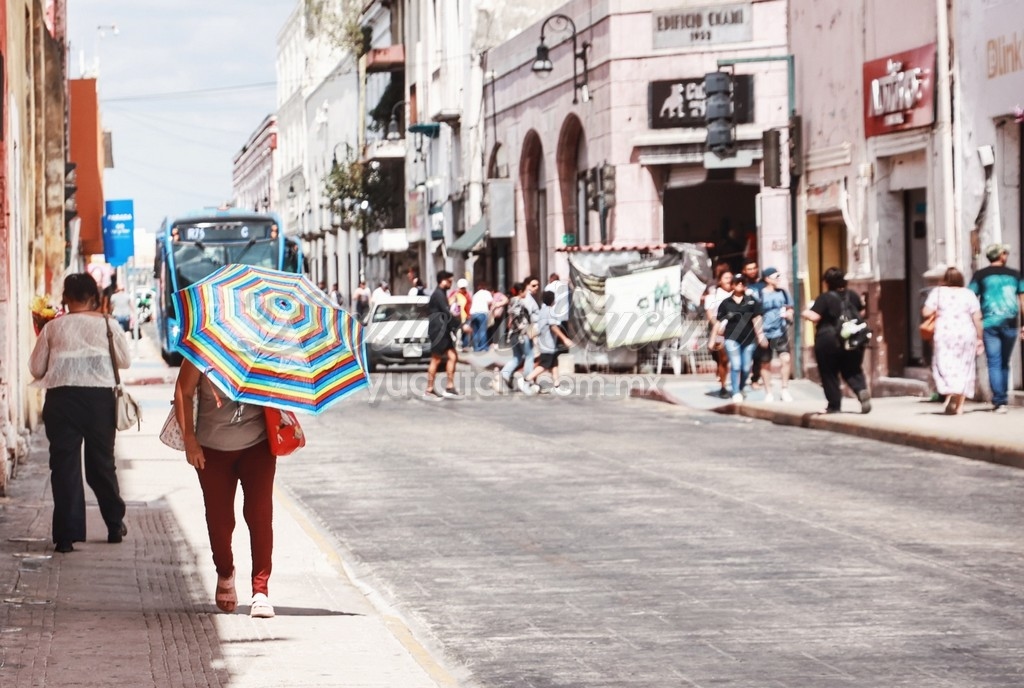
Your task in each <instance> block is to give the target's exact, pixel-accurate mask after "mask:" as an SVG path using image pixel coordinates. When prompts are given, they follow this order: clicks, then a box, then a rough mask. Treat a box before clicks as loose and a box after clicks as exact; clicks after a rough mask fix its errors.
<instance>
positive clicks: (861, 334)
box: [836, 292, 873, 351]
mask: <svg viewBox="0 0 1024 688" xmlns="http://www.w3.org/2000/svg"><path fill="white" fill-rule="evenodd" d="M836 298H838V299H839V307H840V311H839V344H840V345H841V346H842V347H843V348H844V349H846V350H847V351H858V350H860V349H863V348H864V347H865V346H867V344H868V342H870V341H871V337H872V336H873V333H872V332H871V328H869V327H868V324H867V323H866V322H864V321H863V320H862V319H861V317H860V313H858V312H857V307H856V306H855V305H854V303H853V300H852V299H851V298H850V295H849V292H843V294H842V295H839V294H836Z"/></svg>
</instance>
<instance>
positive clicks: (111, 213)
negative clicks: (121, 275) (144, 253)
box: [103, 199, 135, 267]
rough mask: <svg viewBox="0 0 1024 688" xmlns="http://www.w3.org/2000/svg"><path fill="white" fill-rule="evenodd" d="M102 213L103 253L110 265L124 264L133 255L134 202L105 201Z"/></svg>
mask: <svg viewBox="0 0 1024 688" xmlns="http://www.w3.org/2000/svg"><path fill="white" fill-rule="evenodd" d="M104 209H105V212H104V215H103V254H104V256H105V257H106V260H107V262H108V263H110V264H111V265H113V266H115V267H117V266H118V265H124V264H125V263H127V262H128V259H129V258H131V257H132V256H134V255H135V203H134V201H132V200H130V199H129V200H120V201H107V202H106V203H105V204H104Z"/></svg>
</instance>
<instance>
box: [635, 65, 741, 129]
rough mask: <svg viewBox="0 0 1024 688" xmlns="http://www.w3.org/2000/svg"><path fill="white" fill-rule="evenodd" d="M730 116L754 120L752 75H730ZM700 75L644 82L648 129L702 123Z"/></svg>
mask: <svg viewBox="0 0 1024 688" xmlns="http://www.w3.org/2000/svg"><path fill="white" fill-rule="evenodd" d="M732 92H733V120H734V121H735V122H737V123H738V124H748V123H750V122H753V121H754V108H753V103H754V77H753V76H752V75H750V74H737V75H735V76H734V77H733V78H732ZM705 100H706V96H705V95H704V77H699V78H696V79H673V80H671V81H652V82H650V84H648V86H647V119H648V124H649V125H650V128H651V129H672V128H675V127H703V126H704V125H705V122H704V103H705Z"/></svg>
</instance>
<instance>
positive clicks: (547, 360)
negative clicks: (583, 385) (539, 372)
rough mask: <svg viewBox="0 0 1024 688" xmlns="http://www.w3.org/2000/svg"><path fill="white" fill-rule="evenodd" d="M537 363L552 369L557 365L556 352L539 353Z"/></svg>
mask: <svg viewBox="0 0 1024 688" xmlns="http://www.w3.org/2000/svg"><path fill="white" fill-rule="evenodd" d="M537 365H539V366H540V367H541V368H546V369H547V370H552V369H554V368H557V367H558V353H550V354H541V355H540V358H538V359H537Z"/></svg>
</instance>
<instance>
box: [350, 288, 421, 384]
mask: <svg viewBox="0 0 1024 688" xmlns="http://www.w3.org/2000/svg"><path fill="white" fill-rule="evenodd" d="M427 301H428V299H427V297H426V296H384V297H380V298H378V299H376V300H375V301H374V302H373V303H372V304H371V305H370V312H369V314H368V315H367V317H366V330H365V332H364V341H365V342H366V355H367V358H369V365H370V370H375V369H376V368H377V366H379V365H412V364H416V365H421V364H425V363H429V362H430V337H429V336H428V335H427V322H428V311H427Z"/></svg>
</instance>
